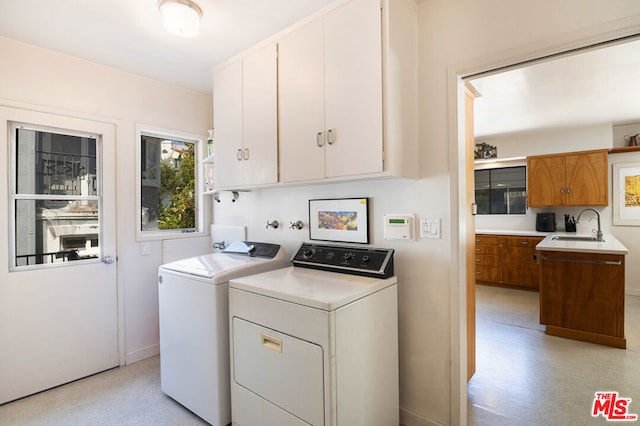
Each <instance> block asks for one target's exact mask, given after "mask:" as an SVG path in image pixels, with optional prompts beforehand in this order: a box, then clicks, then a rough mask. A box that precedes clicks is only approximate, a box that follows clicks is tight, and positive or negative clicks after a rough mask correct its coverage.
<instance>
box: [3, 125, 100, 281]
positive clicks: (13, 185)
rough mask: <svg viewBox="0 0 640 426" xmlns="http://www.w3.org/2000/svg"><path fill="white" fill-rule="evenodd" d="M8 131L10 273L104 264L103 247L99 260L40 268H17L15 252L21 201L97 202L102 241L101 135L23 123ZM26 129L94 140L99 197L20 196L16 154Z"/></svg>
mask: <svg viewBox="0 0 640 426" xmlns="http://www.w3.org/2000/svg"><path fill="white" fill-rule="evenodd" d="M7 128H8V130H9V140H8V142H9V152H10V156H9V161H10V164H9V167H8V169H9V176H8V184H9V191H8V196H9V197H8V201H9V218H8V219H9V220H8V222H9V230H8V231H9V232H8V233H9V235H8V236H7V237H8V238H7V240H8V242H9V257H8V260H9V271H10V272H22V271H33V270H38V269H48V268H62V267H71V266H79V265H84V264H87V263H98V262H101V259H102V257H103V254H104V247H103V246H102V244H99V246H98V247H99V255H98V257H97V258H90V259H80V260H74V261H73V262H56V263H41V264H32V265H17V264H16V263H17V251H16V243H17V241H16V226H17V221H16V203H17V202H18V201H20V200H26V201H36V202H37V201H41V200H44V201H48V200H69V201H95V202H97V204H98V229H99V231H98V241H102V240H103V231H102V230H103V228H104V226H103V225H104V223H103V222H104V218H103V214H104V213H103V212H104V210H103V196H102V194H103V178H104V177H103V165H102V161H103V154H102V147H103V140H102V135H100V134H95V133H92V132H85V131H79V130H73V129H68V128H59V127H52V126H47V125H41V124H35V123H28V122H22V121H11V120H10V121H9V122H8V123H7ZM18 129H25V130H33V131H37V132H46V133H55V134H60V135H66V136H75V137H82V138H89V139H94V140H95V141H96V165H97V170H96V179H97V185H96V193H97V194H96V195H60V194H51V195H50V194H20V193H18V188H17V177H16V173H17V171H18V169H17V168H18V164H17V161H18V153H17V142H18V141H17V130H18Z"/></svg>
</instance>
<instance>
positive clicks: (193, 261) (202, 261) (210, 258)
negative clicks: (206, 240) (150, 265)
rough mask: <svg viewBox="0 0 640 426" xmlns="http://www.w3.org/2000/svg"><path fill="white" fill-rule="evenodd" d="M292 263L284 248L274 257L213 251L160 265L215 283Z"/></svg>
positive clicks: (167, 269) (166, 268)
mask: <svg viewBox="0 0 640 426" xmlns="http://www.w3.org/2000/svg"><path fill="white" fill-rule="evenodd" d="M289 265H291V262H290V261H289V260H288V255H287V254H286V252H285V251H284V250H282V249H280V250H279V251H278V253H277V254H276V255H275V256H273V258H265V257H254V256H249V255H247V254H237V253H212V254H207V255H203V256H197V257H190V258H187V259H181V260H177V261H175V262H171V263H167V264H164V265H162V266H160V269H161V270H166V271H174V272H178V273H182V274H186V275H194V276H198V277H202V278H211V279H213V284H220V283H226V282H228V281H229V280H231V279H233V278H237V277H241V276H243V275H250V274H257V273H259V272H265V271H270V270H272V269H277V268H283V267H286V266H289Z"/></svg>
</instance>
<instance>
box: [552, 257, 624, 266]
mask: <svg viewBox="0 0 640 426" xmlns="http://www.w3.org/2000/svg"><path fill="white" fill-rule="evenodd" d="M542 260H547V261H549V262H569V263H590V264H594V265H613V266H620V265H622V261H621V260H603V259H593V260H591V259H573V258H570V257H551V256H542Z"/></svg>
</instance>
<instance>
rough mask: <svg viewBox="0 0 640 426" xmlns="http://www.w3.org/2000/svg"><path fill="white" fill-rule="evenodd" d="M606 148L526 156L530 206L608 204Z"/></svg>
mask: <svg viewBox="0 0 640 426" xmlns="http://www.w3.org/2000/svg"><path fill="white" fill-rule="evenodd" d="M608 187H609V185H608V156H607V150H595V151H583V152H573V153H565V154H554V155H539V156H532V157H527V199H528V204H529V207H549V206H606V205H608Z"/></svg>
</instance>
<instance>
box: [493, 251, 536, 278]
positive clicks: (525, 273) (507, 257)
mask: <svg viewBox="0 0 640 426" xmlns="http://www.w3.org/2000/svg"><path fill="white" fill-rule="evenodd" d="M500 254H501V257H502V259H501V266H502V271H501V272H502V282H503V283H505V284H516V285H522V286H526V287H536V288H537V287H538V279H539V273H538V265H537V263H536V260H535V259H534V255H535V254H536V249H535V247H516V246H503V247H500Z"/></svg>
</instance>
